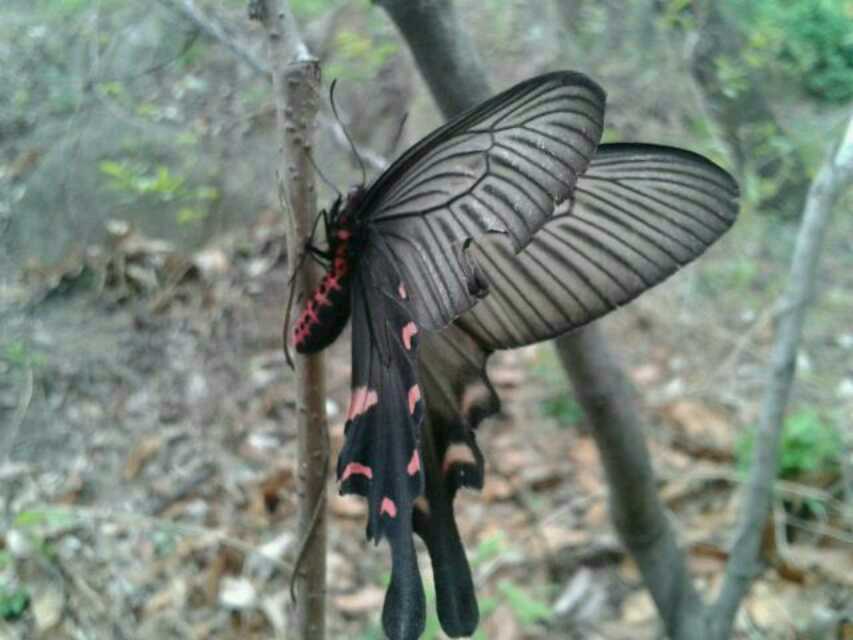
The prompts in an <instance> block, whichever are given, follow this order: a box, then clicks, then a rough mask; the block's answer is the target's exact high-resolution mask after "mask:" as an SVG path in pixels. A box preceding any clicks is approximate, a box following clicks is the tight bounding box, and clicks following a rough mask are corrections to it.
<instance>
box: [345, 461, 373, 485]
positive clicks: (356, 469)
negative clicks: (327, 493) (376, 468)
mask: <svg viewBox="0 0 853 640" xmlns="http://www.w3.org/2000/svg"><path fill="white" fill-rule="evenodd" d="M353 475H358V476H366V477H367V478H370V479H372V478H373V469H371V468H370V467H368V466H367V465H363V464H361V463H360V462H350V463H349V464H348V465H347V466H346V467H345V468H344V472H343V473H342V474H341V482H343V481H344V480H346V479H347V478H349V477H350V476H353Z"/></svg>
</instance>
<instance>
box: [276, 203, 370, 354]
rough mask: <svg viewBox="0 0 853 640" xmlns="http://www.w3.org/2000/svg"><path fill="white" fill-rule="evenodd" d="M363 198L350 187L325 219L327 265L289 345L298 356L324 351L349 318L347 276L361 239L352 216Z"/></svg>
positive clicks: (349, 273)
mask: <svg viewBox="0 0 853 640" xmlns="http://www.w3.org/2000/svg"><path fill="white" fill-rule="evenodd" d="M363 195H364V188H363V187H355V188H353V189H352V190H350V192H349V193H348V194H347V198H346V200H345V201H343V202H341V198H338V199H337V200H335V202H334V203H333V204H332V206H331V207H330V209H329V212H328V214H327V216H326V219H327V225H328V226H327V228H326V237H327V239H328V243H329V249H328V251H327V252H326V255H328V257H329V265H328V268H327V270H326V273H325V275H324V276H323V279H322V280H321V281H320V284H319V285H318V286H317V288H316V289H314V291H313V292H312V293H311V295H310V296H309V297H308V301H307V302H306V303H305V308H304V309H303V311H302V314H301V315H300V316H299V319H298V320H297V322H296V327H295V328H294V331H293V345H294V347H295V348H296V350H297V351H298V352H299V353H303V354H309V353H316V352H318V351H321V350H322V349H325V348H326V347H327V346H329V345H330V344H331V343H332V342H334V341H335V339H336V338H337V337H338V336H339V335H340V333H341V331H343V329H344V327H345V326H346V323H347V320H348V319H349V316H350V276H351V274H352V272H353V269H354V267H355V264H354V261H355V259H356V256H357V255H358V254H359V251H358V249H359V247H360V246H361V245H362V244H363V236H364V231H363V229H362V228H361V225H359V224H358V223H357V216H356V215H355V214H356V211H357V209H358V206H359V204H360V203H361V199H362V196H363Z"/></svg>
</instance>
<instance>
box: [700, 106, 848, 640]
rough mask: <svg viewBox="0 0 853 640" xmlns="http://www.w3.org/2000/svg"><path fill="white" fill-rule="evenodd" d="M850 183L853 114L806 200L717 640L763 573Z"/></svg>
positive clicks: (717, 613) (717, 619) (715, 610)
mask: <svg viewBox="0 0 853 640" xmlns="http://www.w3.org/2000/svg"><path fill="white" fill-rule="evenodd" d="M852 181H853V114H852V115H851V118H850V121H849V123H848V127H847V132H846V134H845V136H844V139H843V141H842V142H841V144H840V146H839V147H838V149H837V151H835V152H834V153H833V154H831V156H830V158H829V159H828V160H827V161H826V163H825V164H824V166H823V167H822V168H821V170H820V171H819V173H818V175H817V177H816V178H815V180H814V182H813V183H812V185H811V187H810V188H809V192H808V195H807V197H806V205H805V212H804V213H803V219H802V225H801V227H800V232H799V234H798V236H797V243H796V247H795V249H794V256H793V259H792V261H791V270H790V277H789V279H788V284H787V287H786V290H785V296H784V300H785V303H784V305H783V308H784V309H785V313H784V315H783V316H782V317H781V319H780V321H779V329H778V331H777V338H776V342H775V345H774V349H773V355H772V360H771V366H770V370H769V375H768V384H767V389H766V392H765V396H764V401H763V403H762V407H761V416H760V419H759V425H758V433H757V435H756V446H755V453H754V456H755V458H754V460H753V463H752V466H751V471H750V478H749V482H748V487H747V492H746V496H745V498H744V501H743V503H742V507H741V510H740V515H739V522H738V526H737V529H736V533H735V538H734V540H735V542H734V545H733V547H732V552H731V556H730V558H729V562H728V563H727V565H726V573H725V577H724V579H723V586H722V589H721V590H720V596H719V598H718V599H717V601H716V602H715V603H714V605H713V607H712V613H711V623H712V625H713V635H712V637H714V638H719V639H723V638H728V637H729V636H730V635H731V628H732V625H733V624H734V618H735V614H736V612H737V609H738V606H739V605H740V602H741V600H742V599H743V597H744V596H745V595H746V592H747V591H748V589H749V586H750V584H751V583H752V580H753V579H754V578H755V576H756V575H758V573H759V571H760V570H761V563H760V548H761V534H762V531H763V525H764V523H765V522H766V521H767V517H768V514H769V512H770V508H771V505H772V499H773V489H772V487H773V481H774V479H775V477H776V466H777V460H778V450H779V446H780V438H781V432H782V425H783V423H784V415H785V409H786V407H787V404H788V398H789V396H790V393H791V388H792V386H793V382H794V373H795V369H796V363H797V351H798V349H799V345H800V339H801V336H802V332H803V326H804V323H805V315H806V311H807V306H808V305H807V303H808V302H809V301H810V300H811V299H812V297H813V295H814V290H815V280H816V274H817V264H818V259H819V258H820V253H821V248H822V246H823V240H824V237H825V235H826V230H827V228H828V226H829V220H830V216H831V213H832V209H833V205H834V204H835V201H836V200H837V199H838V197H839V196H840V195H841V193H842V192H843V191H844V190H845V189H846V188H847V186H848V185H849V184H850V182H852Z"/></svg>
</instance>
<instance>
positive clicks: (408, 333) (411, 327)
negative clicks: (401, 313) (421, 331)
mask: <svg viewBox="0 0 853 640" xmlns="http://www.w3.org/2000/svg"><path fill="white" fill-rule="evenodd" d="M417 332H418V326H417V325H416V324H415V323H414V322H410V323H409V324H407V325H406V326H405V327H403V346H404V347H406V351H411V350H412V336H414V335H415V334H416V333H417Z"/></svg>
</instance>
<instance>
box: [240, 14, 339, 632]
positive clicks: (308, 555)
mask: <svg viewBox="0 0 853 640" xmlns="http://www.w3.org/2000/svg"><path fill="white" fill-rule="evenodd" d="M249 15H250V17H253V18H256V19H259V20H261V22H262V23H263V25H264V28H265V30H266V33H267V42H268V44H269V53H270V63H271V69H272V80H273V90H274V92H275V106H276V123H277V128H278V131H279V132H280V135H282V146H281V158H280V162H279V169H278V183H279V192H280V193H282V194H284V202H283V206H285V207H286V208H287V209H289V211H290V213H291V215H290V216H289V221H290V229H289V231H290V232H289V233H288V234H287V245H288V252H287V255H288V264H289V268H290V270H291V274H290V275H291V276H293V275H294V274H293V273H292V271H293V270H294V269H296V266H297V265H298V264H299V263H300V260H298V256H299V255H300V253H301V251H302V250H303V249H302V248H303V246H304V239H305V238H307V237H308V235H309V233H310V230H311V227H312V225H313V223H314V219H315V217H316V198H315V189H314V172H313V170H312V165H311V144H312V139H313V130H314V120H315V118H316V115H317V103H318V101H317V96H318V93H319V85H320V68H319V65H318V63H317V60H316V59H315V58H313V57H312V56H311V54H310V52H309V51H308V48H307V47H306V46H305V43H304V41H303V40H302V37H301V35H300V33H299V28H298V26H297V24H296V21H295V19H294V17H293V13H292V12H291V10H290V6H289V5H288V3H287V1H286V0H250V2H249ZM317 280H318V274H317V273H316V269H314V268H311V263H310V261H309V262H307V263H306V264H305V266H304V268H303V269H302V270H301V271H300V273H298V274H296V277H291V282H292V286H294V287H296V288H297V291H305V290H311V289H313V288H314V287H315V286H316V284H317ZM287 339H289V336H285V340H287ZM295 374H296V383H297V385H296V386H297V406H298V408H299V462H298V473H297V475H298V478H299V535H300V538H301V541H302V546H301V549H300V551H299V556H298V558H297V561H296V567H295V569H294V578H293V585H294V586H295V588H296V594H297V601H296V611H295V615H294V616H293V617H292V622H293V632H294V633H293V635H294V636H295V637H298V638H302V639H305V640H307V639H309V638H310V639H312V640H315V639H316V640H322V638H324V637H325V635H326V536H327V533H326V478H327V475H328V469H329V456H330V451H329V435H328V429H327V424H326V410H325V398H326V386H325V370H324V357H323V355H322V354H316V355H313V356H310V357H307V358H298V359H297V363H296V371H295Z"/></svg>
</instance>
